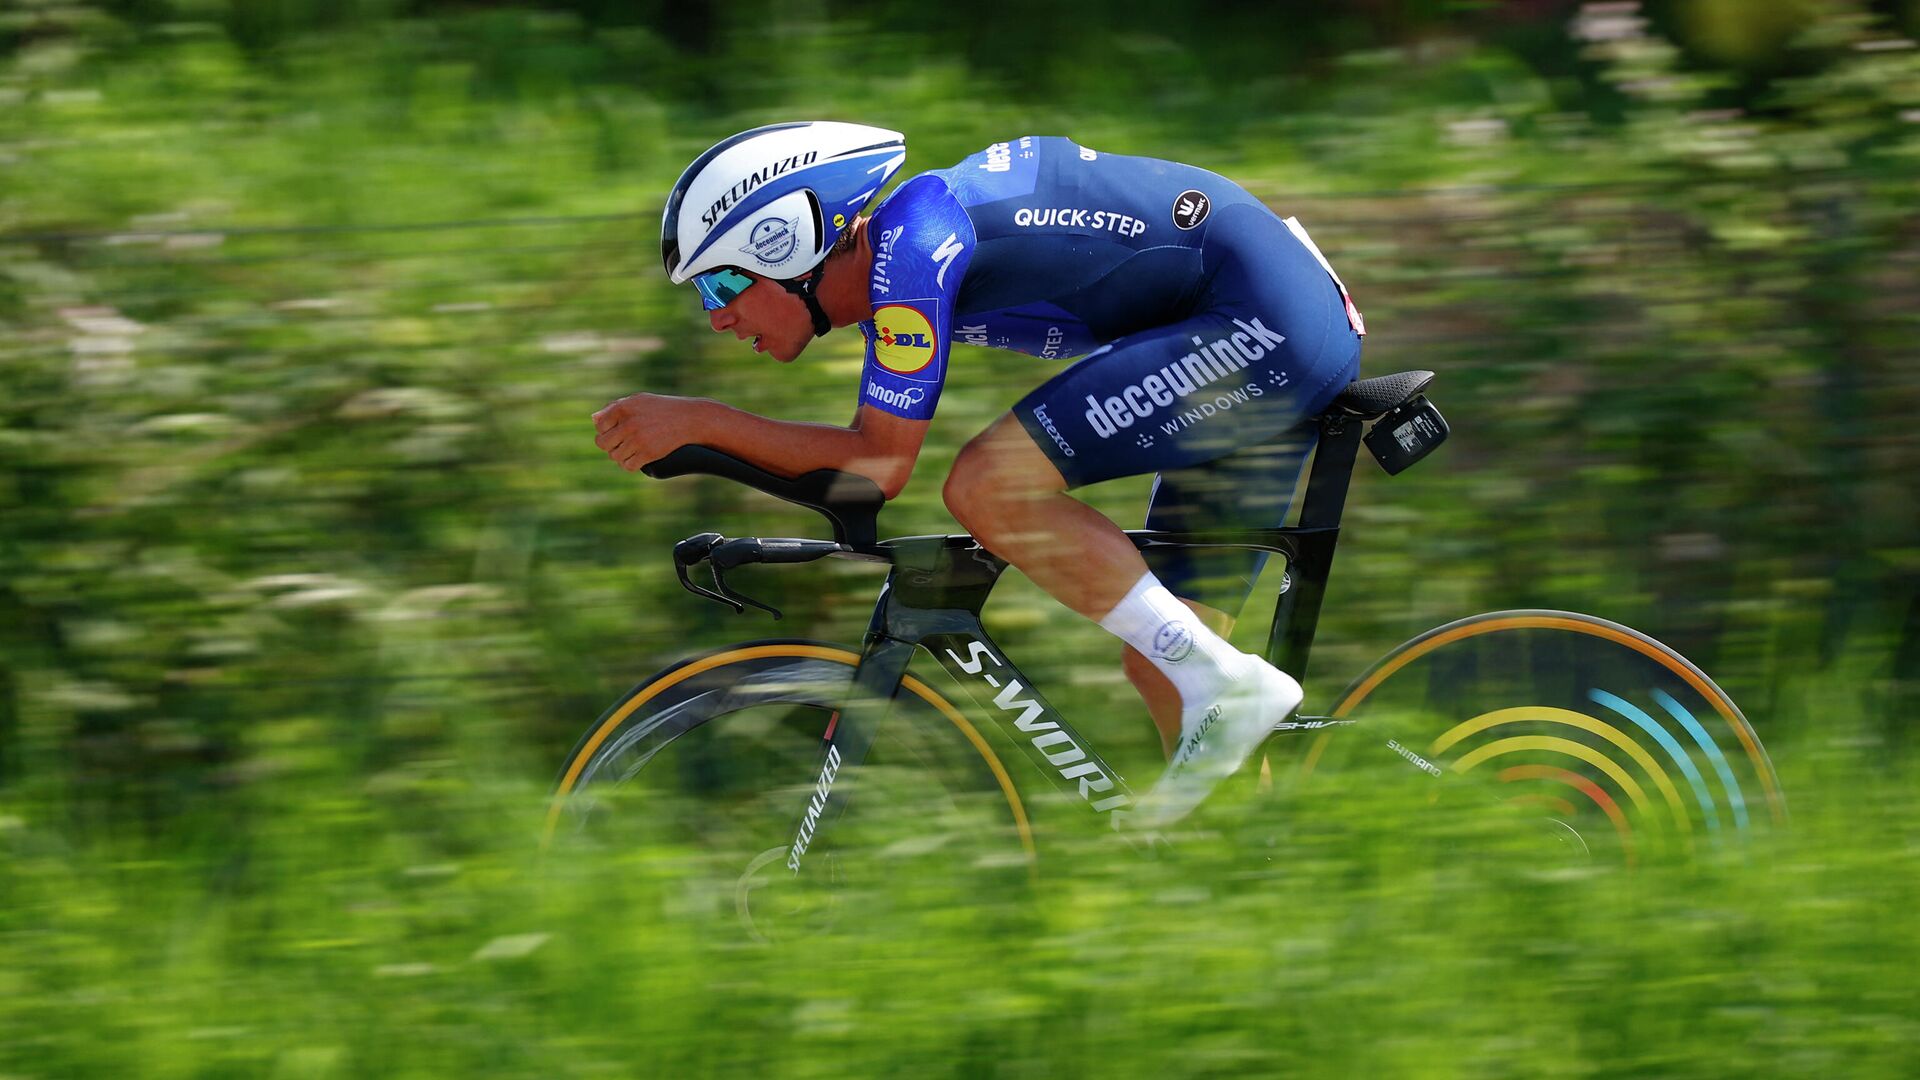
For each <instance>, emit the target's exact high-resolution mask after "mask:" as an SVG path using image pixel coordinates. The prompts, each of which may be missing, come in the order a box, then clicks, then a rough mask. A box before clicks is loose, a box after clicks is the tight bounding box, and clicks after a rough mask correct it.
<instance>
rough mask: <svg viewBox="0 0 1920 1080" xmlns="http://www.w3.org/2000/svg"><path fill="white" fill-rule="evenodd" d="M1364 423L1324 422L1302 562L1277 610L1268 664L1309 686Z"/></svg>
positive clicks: (1300, 539)
mask: <svg viewBox="0 0 1920 1080" xmlns="http://www.w3.org/2000/svg"><path fill="white" fill-rule="evenodd" d="M1364 426H1365V425H1363V424H1362V423H1361V422H1360V421H1359V420H1356V419H1353V418H1350V417H1343V416H1326V417H1322V418H1321V421H1320V442H1319V445H1318V447H1316V448H1315V450H1314V452H1313V468H1312V471H1310V472H1309V473H1308V474H1307V494H1306V498H1305V499H1304V500H1303V502H1302V503H1301V506H1300V526H1299V527H1300V528H1301V529H1303V530H1306V529H1316V530H1324V531H1319V532H1303V533H1301V534H1298V535H1297V537H1296V544H1295V547H1296V549H1297V553H1296V557H1295V558H1293V559H1292V560H1290V561H1289V562H1288V563H1287V584H1286V587H1285V588H1284V589H1283V590H1282V591H1281V593H1280V600H1279V602H1278V603H1276V604H1274V606H1273V626H1272V628H1271V629H1269V630H1268V632H1267V662H1268V663H1270V664H1272V665H1273V666H1274V667H1277V668H1279V669H1280V670H1281V671H1284V672H1286V673H1287V674H1289V675H1292V676H1293V677H1294V678H1296V679H1300V680H1302V681H1304V680H1305V679H1306V675H1307V656H1308V653H1309V652H1311V650H1312V648H1313V633H1314V630H1315V628H1316V627H1317V625H1318V624H1319V622H1320V601H1321V599H1322V597H1324V596H1325V595H1326V591H1327V577H1328V575H1330V574H1331V573H1332V572H1333V548H1334V544H1335V543H1336V542H1337V541H1338V540H1339V538H1340V515H1341V513H1342V512H1343V511H1344V510H1345V509H1346V505H1347V487H1348V485H1349V484H1351V483H1352V481H1353V462H1354V458H1355V457H1356V456H1357V455H1358V454H1359V451H1360V435H1361V429H1362V428H1363V427H1364Z"/></svg>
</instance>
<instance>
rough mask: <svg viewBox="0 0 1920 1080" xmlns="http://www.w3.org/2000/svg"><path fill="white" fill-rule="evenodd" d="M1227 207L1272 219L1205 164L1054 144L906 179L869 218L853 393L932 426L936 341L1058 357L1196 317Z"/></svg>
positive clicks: (1040, 141) (1027, 140)
mask: <svg viewBox="0 0 1920 1080" xmlns="http://www.w3.org/2000/svg"><path fill="white" fill-rule="evenodd" d="M1234 206H1250V207H1256V208H1258V209H1259V212H1260V214H1261V215H1263V216H1271V215H1270V212H1268V211H1267V210H1266V208H1265V207H1264V206H1261V204H1260V203H1259V202H1258V200H1256V199H1255V198H1254V197H1253V196H1252V195H1250V194H1248V193H1247V192H1246V191H1245V190H1244V189H1242V188H1241V187H1240V186H1239V185H1237V184H1234V183H1233V182H1232V181H1229V180H1227V179H1225V178H1224V177H1221V176H1217V175H1215V174H1213V173H1210V172H1207V171H1206V170H1204V169H1198V168H1194V167H1192V166H1189V165H1182V164H1178V163H1176V162H1171V161H1158V160H1155V159H1152V158H1140V157H1127V156H1123V155H1118V154H1103V153H1100V152H1098V151H1094V150H1089V149H1087V148H1086V147H1083V146H1079V145H1076V144H1075V143H1074V142H1072V141H1071V140H1069V139H1064V138H1054V137H1041V136H1027V137H1024V138H1021V139H1017V140H1014V141H1011V142H1004V143H995V144H994V145H992V146H989V147H987V148H986V149H985V150H982V151H981V152H979V153H977V154H974V155H973V156H971V157H969V158H967V159H965V160H964V161H961V162H960V163H959V164H957V165H955V166H953V167H952V168H950V169H936V170H933V171H930V172H925V173H921V174H920V175H918V176H915V177H913V178H912V179H910V180H908V181H907V182H905V183H904V184H902V185H901V186H900V187H899V188H897V189H896V190H895V191H894V192H893V194H892V195H891V196H890V197H888V199H887V200H886V201H885V202H884V203H882V204H881V205H880V207H879V208H877V209H876V210H875V211H874V214H873V217H872V220H871V222H870V223H869V225H868V235H869V236H870V237H871V238H872V240H871V242H872V245H873V252H874V256H873V273H872V279H871V282H870V291H871V298H872V301H873V305H874V309H875V310H874V319H873V321H872V322H870V323H864V324H862V327H861V329H862V331H863V332H864V333H865V334H866V335H867V339H868V341H869V343H870V346H869V349H868V358H867V369H866V378H865V379H864V380H863V383H864V385H863V400H865V401H866V402H868V403H870V404H872V405H875V406H877V407H879V408H881V409H884V410H885V411H887V412H890V413H893V414H895V415H898V416H904V417H909V418H912V419H926V418H929V417H931V416H932V415H933V412H934V406H935V403H936V402H937V400H938V398H939V392H940V386H941V383H942V381H943V380H944V378H945V374H946V365H947V351H948V344H949V342H950V341H958V342H962V343H965V344H969V345H983V346H987V347H990V348H996V349H1012V350H1014V351H1017V352H1023V353H1027V354H1029V355H1032V356H1038V357H1041V358H1043V359H1055V358H1065V357H1072V356H1079V355H1082V354H1085V353H1087V352H1090V351H1092V350H1093V349H1095V348H1097V347H1098V346H1101V345H1104V344H1108V343H1110V342H1113V341H1116V340H1117V339H1119V338H1121V337H1124V336H1125V335H1127V334H1131V333H1135V332H1138V331H1141V330H1145V329H1149V328H1152V327H1157V326H1165V325H1168V324H1171V323H1174V322H1177V321H1179V320H1181V319H1184V318H1187V317H1189V316H1191V315H1193V314H1195V313H1196V312H1197V311H1198V310H1200V309H1201V308H1202V306H1203V305H1204V300H1205V295H1206V292H1207V288H1206V285H1207V279H1208V277H1209V275H1210V273H1212V272H1214V271H1215V270H1216V269H1217V265H1218V259H1217V258H1216V259H1210V258H1209V257H1208V256H1209V247H1210V246H1211V247H1214V248H1218V247H1220V246H1221V245H1219V244H1217V243H1211V244H1210V241H1211V239H1212V238H1213V236H1214V225H1215V223H1216V222H1217V221H1219V220H1221V219H1223V218H1228V217H1232V216H1233V215H1231V214H1229V213H1227V210H1228V208H1229V207H1234ZM1259 318H1260V316H1259V315H1258V314H1256V315H1254V317H1253V319H1252V320H1250V321H1257V320H1258V319H1259ZM1263 326H1264V324H1262V326H1253V327H1251V332H1252V335H1253V339H1254V340H1255V341H1257V340H1258V339H1259V336H1260V334H1261V333H1262V329H1263ZM1264 329H1265V330H1266V331H1267V332H1269V333H1271V332H1276V331H1274V329H1273V328H1271V327H1265V328H1264ZM1243 340H1244V339H1243Z"/></svg>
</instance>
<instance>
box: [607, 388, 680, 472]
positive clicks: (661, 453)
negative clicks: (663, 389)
mask: <svg viewBox="0 0 1920 1080" xmlns="http://www.w3.org/2000/svg"><path fill="white" fill-rule="evenodd" d="M694 405H695V401H694V399H692V398H682V397H670V396H668V395H666V394H631V395H628V396H627V397H623V398H621V399H620V400H619V401H616V402H613V403H612V404H610V405H608V406H607V407H606V408H604V409H601V410H600V411H599V412H597V413H594V414H593V426H594V429H595V430H597V431H598V432H599V434H598V435H597V436H595V437H594V440H593V445H595V446H597V447H599V448H600V449H602V450H605V451H606V452H607V456H608V457H610V458H612V459H613V460H614V463H615V464H617V465H619V466H620V467H621V468H623V469H625V470H627V471H628V472H633V471H634V470H636V469H638V468H640V467H641V466H642V465H646V464H648V463H650V462H654V461H658V460H660V459H661V458H663V457H666V456H667V455H668V454H671V453H673V452H674V451H675V450H678V449H680V448H681V447H682V446H685V445H686V444H687V443H689V442H691V441H693V432H692V428H691V426H690V425H689V421H690V420H691V419H692V415H691V414H692V409H693V406H694Z"/></svg>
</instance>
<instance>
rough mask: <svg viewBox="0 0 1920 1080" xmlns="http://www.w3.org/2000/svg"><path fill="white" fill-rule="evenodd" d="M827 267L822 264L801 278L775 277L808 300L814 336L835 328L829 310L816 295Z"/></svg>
mask: <svg viewBox="0 0 1920 1080" xmlns="http://www.w3.org/2000/svg"><path fill="white" fill-rule="evenodd" d="M825 269H826V267H824V266H822V267H820V268H819V269H816V270H815V271H814V272H813V273H811V274H808V275H807V276H806V277H805V278H802V279H800V280H793V279H791V278H775V279H774V280H775V281H778V282H779V283H780V287H781V288H783V289H785V290H787V291H788V292H790V293H792V294H793V295H795V296H797V297H799V298H800V299H801V300H803V301H805V302H806V305H807V314H809V315H811V316H813V336H814V337H820V336H822V335H824V334H825V333H826V332H827V331H829V330H831V329H833V323H831V322H829V321H827V310H826V309H825V308H823V307H821V306H820V298H819V297H817V296H815V295H814V293H817V292H819V291H820V278H821V277H822V276H824V275H823V274H822V271H824V270H825Z"/></svg>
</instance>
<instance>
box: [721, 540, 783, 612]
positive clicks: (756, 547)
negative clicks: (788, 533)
mask: <svg viewBox="0 0 1920 1080" xmlns="http://www.w3.org/2000/svg"><path fill="white" fill-rule="evenodd" d="M760 555H761V547H760V541H759V540H757V539H755V538H753V537H746V536H743V537H741V538H739V539H737V540H726V541H723V542H721V543H719V544H716V545H714V547H713V549H712V550H711V551H709V552H708V554H707V565H708V566H710V567H712V568H713V587H714V588H716V589H719V590H720V592H721V593H722V594H723V595H724V596H725V597H726V598H727V600H728V601H729V602H730V603H732V604H733V605H734V608H735V609H736V610H738V611H741V612H744V611H745V610H746V609H745V608H742V607H740V605H741V604H751V605H753V606H754V607H757V608H759V609H760V610H761V611H764V612H766V613H767V614H769V615H771V616H773V617H774V619H775V620H776V621H777V620H780V619H784V618H786V616H785V615H783V614H781V612H780V609H779V608H777V607H774V606H773V605H771V604H763V603H761V602H760V601H758V600H755V599H754V598H753V597H751V596H748V595H746V594H745V593H742V592H739V591H737V590H735V589H731V588H728V587H727V579H726V571H728V570H732V569H733V568H735V567H737V566H741V565H743V564H745V563H749V562H758V561H760Z"/></svg>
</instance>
